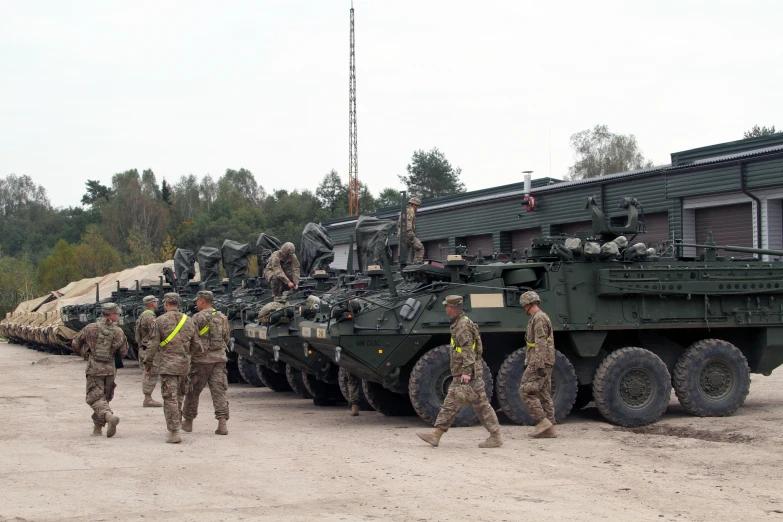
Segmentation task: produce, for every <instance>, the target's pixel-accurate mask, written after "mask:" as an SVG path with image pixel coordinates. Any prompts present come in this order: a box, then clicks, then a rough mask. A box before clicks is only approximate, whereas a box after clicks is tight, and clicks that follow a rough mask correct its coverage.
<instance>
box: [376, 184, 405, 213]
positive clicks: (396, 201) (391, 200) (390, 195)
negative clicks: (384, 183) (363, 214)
mask: <svg viewBox="0 0 783 522" xmlns="http://www.w3.org/2000/svg"><path fill="white" fill-rule="evenodd" d="M375 204H376V206H377V207H378V208H383V207H397V206H399V205H400V191H399V190H397V189H395V188H392V187H386V188H385V189H383V190H382V191H381V193H380V194H378V199H376V200H375Z"/></svg>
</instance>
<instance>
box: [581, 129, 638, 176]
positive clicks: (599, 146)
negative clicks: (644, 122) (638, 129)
mask: <svg viewBox="0 0 783 522" xmlns="http://www.w3.org/2000/svg"><path fill="white" fill-rule="evenodd" d="M571 147H573V149H574V152H575V154H576V158H577V159H576V162H575V163H574V165H573V166H572V167H571V168H570V169H569V178H570V179H585V178H594V177H597V176H603V175H605V174H615V173H618V172H626V171H629V170H636V169H641V168H647V167H652V165H653V164H652V161H650V160H648V159H645V157H644V154H642V152H641V150H640V149H639V144H638V143H637V141H636V136H634V135H633V134H628V135H625V134H613V133H611V132H609V127H607V126H606V125H596V126H595V127H594V128H592V129H587V130H583V131H580V132H577V133H576V134H573V135H572V136H571Z"/></svg>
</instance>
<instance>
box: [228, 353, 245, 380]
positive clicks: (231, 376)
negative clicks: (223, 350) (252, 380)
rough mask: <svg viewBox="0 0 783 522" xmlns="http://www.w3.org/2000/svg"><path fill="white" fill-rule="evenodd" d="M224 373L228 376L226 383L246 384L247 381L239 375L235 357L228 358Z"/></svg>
mask: <svg viewBox="0 0 783 522" xmlns="http://www.w3.org/2000/svg"><path fill="white" fill-rule="evenodd" d="M226 373H227V374H228V382H229V383H230V384H247V381H246V380H245V379H243V378H242V375H241V374H240V373H239V363H237V358H236V356H235V357H231V356H229V358H228V361H227V362H226Z"/></svg>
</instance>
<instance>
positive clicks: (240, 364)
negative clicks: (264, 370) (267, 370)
mask: <svg viewBox="0 0 783 522" xmlns="http://www.w3.org/2000/svg"><path fill="white" fill-rule="evenodd" d="M237 369H238V370H239V374H240V375H241V376H242V379H244V380H245V382H247V383H248V384H252V385H253V386H257V387H259V388H262V387H263V386H264V383H263V381H261V377H259V376H258V369H257V368H256V364H255V363H254V362H253V361H251V360H250V359H248V358H247V357H242V356H241V355H240V356H239V358H238V359H237Z"/></svg>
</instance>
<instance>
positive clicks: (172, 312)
mask: <svg viewBox="0 0 783 522" xmlns="http://www.w3.org/2000/svg"><path fill="white" fill-rule="evenodd" d="M163 309H164V310H165V311H166V313H164V314H163V315H161V316H160V317H158V318H157V319H155V324H154V326H153V328H152V336H151V338H150V346H149V347H148V348H147V357H145V358H144V367H145V370H147V371H151V369H150V366H152V364H153V361H155V363H156V364H157V365H158V374H159V375H160V393H161V395H162V396H163V414H164V415H165V417H166V427H167V428H168V430H169V434H168V437H167V438H166V442H170V443H174V444H176V443H180V442H182V436H181V435H180V434H179V430H180V428H181V427H182V398H183V396H184V395H185V393H187V391H188V390H187V379H188V372H189V371H190V359H191V357H192V356H193V354H195V353H196V352H199V351H200V350H201V342H200V341H199V338H198V330H196V326H195V325H194V324H193V321H192V320H191V319H190V317H188V316H187V315H185V314H183V313H182V312H180V311H179V294H177V293H175V292H170V293H168V294H166V295H164V296H163ZM156 357H157V359H156Z"/></svg>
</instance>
